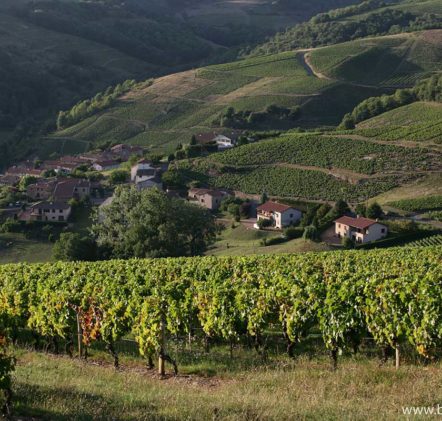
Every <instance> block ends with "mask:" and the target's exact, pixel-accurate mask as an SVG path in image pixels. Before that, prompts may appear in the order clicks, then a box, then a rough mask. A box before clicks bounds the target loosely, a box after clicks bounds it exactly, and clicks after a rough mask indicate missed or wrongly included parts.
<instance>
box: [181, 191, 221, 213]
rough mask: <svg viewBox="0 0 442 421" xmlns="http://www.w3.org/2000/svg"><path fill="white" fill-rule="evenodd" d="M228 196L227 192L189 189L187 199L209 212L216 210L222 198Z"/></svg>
mask: <svg viewBox="0 0 442 421" xmlns="http://www.w3.org/2000/svg"><path fill="white" fill-rule="evenodd" d="M226 196H228V193H227V192H224V191H220V190H211V189H198V188H197V189H190V190H189V193H188V196H187V197H188V199H189V200H190V201H193V202H196V203H198V204H199V205H200V206H204V207H205V208H207V209H210V210H217V209H218V208H219V207H220V205H221V201H222V200H223V199H224V197H226Z"/></svg>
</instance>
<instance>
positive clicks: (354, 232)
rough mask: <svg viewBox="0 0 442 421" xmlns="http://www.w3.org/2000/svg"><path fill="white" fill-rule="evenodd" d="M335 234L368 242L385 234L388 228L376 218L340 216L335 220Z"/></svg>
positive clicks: (355, 240)
mask: <svg viewBox="0 0 442 421" xmlns="http://www.w3.org/2000/svg"><path fill="white" fill-rule="evenodd" d="M335 234H336V235H337V237H338V238H345V237H348V238H351V239H352V240H353V241H354V242H356V243H361V244H364V243H370V242H372V241H377V240H380V239H382V238H384V237H386V236H387V234H388V228H387V226H386V225H384V224H381V223H379V222H378V221H377V220H374V219H368V218H362V217H360V216H358V217H356V218H352V217H350V216H342V217H341V218H339V219H337V220H336V221H335Z"/></svg>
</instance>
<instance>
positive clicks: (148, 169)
mask: <svg viewBox="0 0 442 421" xmlns="http://www.w3.org/2000/svg"><path fill="white" fill-rule="evenodd" d="M155 174H156V168H155V167H154V166H153V165H152V162H150V161H148V160H147V159H141V160H140V161H138V162H137V163H136V164H135V165H134V166H133V167H132V168H131V170H130V179H131V181H132V182H133V183H135V184H137V183H140V182H141V181H146V180H149V179H150V178H153V177H155Z"/></svg>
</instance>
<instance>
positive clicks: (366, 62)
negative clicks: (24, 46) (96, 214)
mask: <svg viewBox="0 0 442 421" xmlns="http://www.w3.org/2000/svg"><path fill="white" fill-rule="evenodd" d="M441 34H442V31H433V32H423V33H417V34H404V35H400V36H399V35H398V36H388V37H380V38H377V39H370V40H365V41H354V42H353V43H346V44H342V45H338V46H331V47H325V48H320V49H317V50H313V51H310V50H309V51H305V50H298V51H293V52H285V53H279V54H274V55H268V56H262V57H254V58H248V59H244V60H240V61H236V62H233V63H228V64H221V65H215V66H209V67H205V68H201V69H197V70H191V71H187V72H183V73H177V74H174V75H170V76H166V77H163V78H159V79H157V80H156V81H155V82H154V84H153V85H152V86H150V87H148V88H145V89H142V90H133V91H132V92H130V93H129V94H127V95H126V96H125V97H123V98H122V99H121V100H120V101H119V102H118V104H117V105H116V106H115V107H113V108H111V109H109V110H107V111H106V112H104V113H101V114H97V115H94V116H93V117H90V118H88V119H86V120H84V121H82V122H80V123H79V124H77V125H75V126H73V127H70V128H68V129H66V130H63V131H60V132H58V133H56V134H55V136H54V137H55V138H60V139H61V140H64V141H66V139H69V140H71V139H72V140H74V141H85V142H90V143H91V144H96V143H99V142H102V141H118V142H128V143H134V144H142V145H145V146H150V147H151V148H152V150H155V151H158V150H159V151H166V152H168V151H172V150H173V149H174V148H175V146H176V145H177V144H178V143H187V142H188V141H189V139H190V136H191V135H192V134H193V133H195V132H200V131H205V130H208V129H210V128H213V127H219V125H220V116H221V115H223V114H224V113H225V112H226V110H227V109H228V108H229V107H234V109H235V111H237V112H238V111H249V112H260V111H264V110H265V109H266V108H267V107H268V106H269V105H278V106H281V107H286V108H293V107H296V106H300V107H301V115H300V117H299V118H298V119H296V120H293V121H290V122H287V121H276V122H275V121H272V123H271V124H269V125H268V126H267V127H265V126H264V127H261V128H263V129H283V130H284V129H288V128H290V127H297V126H301V127H318V126H334V125H337V124H339V123H340V121H341V119H342V117H343V116H344V114H345V113H347V112H349V111H350V110H352V109H353V107H354V106H355V105H356V104H358V103H359V102H360V101H361V100H362V99H365V98H367V97H370V96H373V95H379V94H382V93H384V92H391V89H390V87H388V86H387V85H393V83H386V81H387V80H391V79H393V78H394V75H395V74H396V73H397V67H398V66H399V65H400V66H401V68H403V69H404V70H403V71H404V72H409V77H408V79H407V78H403V79H402V81H403V83H405V82H406V83H409V84H410V85H411V84H412V81H413V80H415V78H416V72H417V66H418V64H417V63H418V62H419V60H420V59H419V58H418V55H417V51H419V52H422V51H423V49H424V47H425V51H427V53H428V56H429V57H430V58H429V59H428V62H425V63H427V64H425V63H424V64H422V66H424V67H423V68H422V69H423V70H422V69H421V70H419V72H418V74H419V77H420V75H421V74H422V75H423V74H427V73H429V72H432V71H436V70H437V69H439V68H440V63H441V62H442V56H441V55H440V44H439V43H438V42H434V39H437V40H438V39H439V38H438V37H440V36H441ZM435 37H436V38H435ZM410 43H412V44H414V43H418V44H419V48H417V49H416V50H415V52H414V53H411V52H410V45H411V44H410ZM372 50H373V51H382V53H379V54H378V57H377V60H373V59H368V58H367V57H366V54H367V51H372ZM386 56H389V57H398V58H397V60H396V61H397V64H398V66H396V67H394V66H393V67H391V66H385V67H387V68H388V69H391V70H388V71H386V70H385V68H384V67H383V66H382V62H383V61H382V60H383V59H382V57H384V59H385V57H386ZM336 57H338V59H336ZM357 57H359V59H356V58H357ZM349 62H353V63H354V62H357V63H358V66H359V67H358V66H353V67H351V66H350V67H349V64H348V63H349ZM401 63H402V64H401ZM406 63H409V64H406ZM438 66H439V67H438ZM355 69H356V70H355ZM331 70H333V72H331ZM364 71H365V72H366V74H370V75H372V76H370V77H371V80H370V81H365V83H361V81H362V76H361V80H359V79H358V77H359V76H358V75H359V74H362V72H364ZM328 72H329V73H328ZM52 141H53V140H52Z"/></svg>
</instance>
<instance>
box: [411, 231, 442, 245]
mask: <svg viewBox="0 0 442 421" xmlns="http://www.w3.org/2000/svg"><path fill="white" fill-rule="evenodd" d="M407 246H409V247H431V246H442V234H441V235H432V236H431V237H428V238H423V239H421V240H417V241H413V242H412V243H409V244H407Z"/></svg>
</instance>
